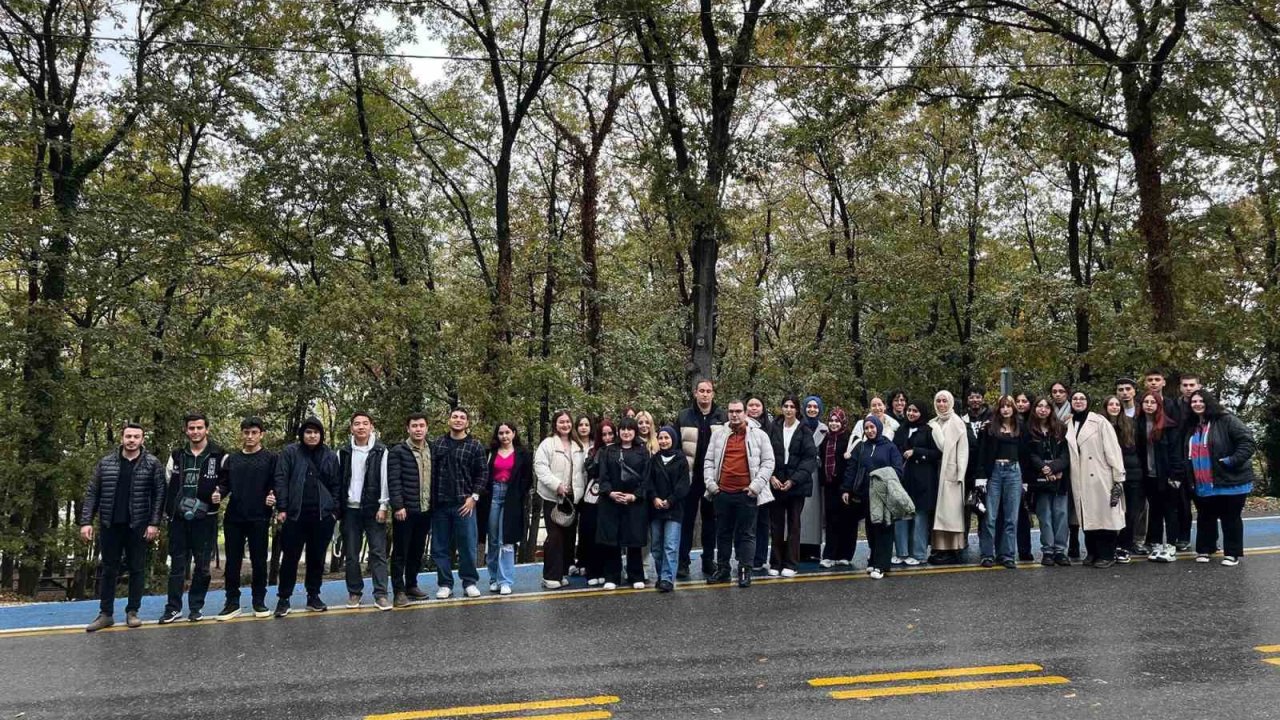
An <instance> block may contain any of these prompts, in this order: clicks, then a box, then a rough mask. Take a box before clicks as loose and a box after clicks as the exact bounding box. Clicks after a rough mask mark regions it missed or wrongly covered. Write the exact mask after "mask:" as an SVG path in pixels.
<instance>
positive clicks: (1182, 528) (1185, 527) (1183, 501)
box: [1177, 480, 1195, 543]
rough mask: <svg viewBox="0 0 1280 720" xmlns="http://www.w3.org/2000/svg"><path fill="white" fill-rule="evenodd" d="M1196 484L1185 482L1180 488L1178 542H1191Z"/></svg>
mask: <svg viewBox="0 0 1280 720" xmlns="http://www.w3.org/2000/svg"><path fill="white" fill-rule="evenodd" d="M1194 486H1195V482H1193V481H1187V480H1184V481H1183V482H1182V485H1181V486H1180V487H1179V488H1178V496H1177V497H1178V522H1179V523H1181V524H1180V525H1179V527H1178V542H1180V543H1189V542H1191V521H1192V518H1191V496H1192V495H1194V494H1195V487H1194Z"/></svg>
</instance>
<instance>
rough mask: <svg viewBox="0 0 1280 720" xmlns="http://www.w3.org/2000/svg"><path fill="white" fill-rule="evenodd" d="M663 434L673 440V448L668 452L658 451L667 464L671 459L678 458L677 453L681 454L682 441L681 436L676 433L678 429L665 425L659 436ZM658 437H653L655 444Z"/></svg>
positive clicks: (667, 450)
mask: <svg viewBox="0 0 1280 720" xmlns="http://www.w3.org/2000/svg"><path fill="white" fill-rule="evenodd" d="M662 433H666V434H667V436H668V437H670V438H671V447H669V448H667V449H666V450H659V451H658V454H660V455H661V456H662V459H663V462H664V463H666V462H670V461H671V459H672V458H674V457H675V456H676V453H678V452H681V450H680V441H679V439H678V438H679V437H680V436H679V435H678V434H677V433H676V429H675V428H673V427H671V426H670V425H663V426H662V429H661V430H659V431H658V435H661V434H662ZM658 435H654V436H653V437H654V442H657V440H658Z"/></svg>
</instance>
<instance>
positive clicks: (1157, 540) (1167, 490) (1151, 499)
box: [1143, 477, 1182, 545]
mask: <svg viewBox="0 0 1280 720" xmlns="http://www.w3.org/2000/svg"><path fill="white" fill-rule="evenodd" d="M1143 484H1144V486H1145V487H1144V490H1145V494H1146V496H1147V504H1148V505H1149V506H1150V508H1151V509H1150V511H1149V512H1148V513H1147V544H1148V545H1156V544H1161V545H1163V544H1166V543H1167V544H1169V545H1173V544H1174V543H1176V542H1178V533H1180V532H1181V531H1182V520H1181V517H1180V515H1179V513H1180V512H1181V511H1182V502H1181V500H1180V499H1179V496H1180V495H1181V494H1182V489H1181V488H1175V487H1173V486H1172V485H1170V484H1169V481H1168V480H1166V479H1164V478H1153V477H1149V478H1147V479H1146V480H1145V481H1144V483H1143Z"/></svg>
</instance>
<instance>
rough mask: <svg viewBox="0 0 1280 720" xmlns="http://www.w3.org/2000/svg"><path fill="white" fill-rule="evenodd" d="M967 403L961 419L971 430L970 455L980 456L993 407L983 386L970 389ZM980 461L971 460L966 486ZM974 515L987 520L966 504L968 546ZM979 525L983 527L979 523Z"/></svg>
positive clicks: (972, 456)
mask: <svg viewBox="0 0 1280 720" xmlns="http://www.w3.org/2000/svg"><path fill="white" fill-rule="evenodd" d="M965 405H966V406H967V407H968V409H969V412H968V413H967V414H965V415H961V416H960V419H961V420H962V421H963V422H964V425H965V427H966V428H968V430H969V457H971V458H976V457H978V448H979V447H980V446H981V443H980V442H979V439H980V438H981V437H982V433H983V432H985V431H986V429H987V424H988V423H990V422H991V408H990V407H988V406H987V399H986V393H985V392H984V391H983V389H982V388H981V387H974V388H972V389H970V390H969V394H968V395H966V396H965ZM979 465H980V463H977V462H970V463H969V466H968V468H966V469H965V486H966V487H967V488H971V487H973V486H974V482H975V480H976V478H977V472H978V466H979ZM974 515H978V522H979V523H981V522H985V519H986V514H985V513H978V512H976V511H975V510H974V509H972V508H970V507H968V506H967V505H966V506H965V509H964V526H965V530H966V532H965V538H966V541H965V545H966V547H967V546H968V540H967V538H968V536H969V533H968V528H969V523H970V520H971V519H972V518H973V516H974ZM978 527H980V528H981V527H982V525H979V526H978Z"/></svg>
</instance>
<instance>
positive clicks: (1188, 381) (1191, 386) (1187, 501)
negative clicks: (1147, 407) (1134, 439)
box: [1165, 373, 1204, 552]
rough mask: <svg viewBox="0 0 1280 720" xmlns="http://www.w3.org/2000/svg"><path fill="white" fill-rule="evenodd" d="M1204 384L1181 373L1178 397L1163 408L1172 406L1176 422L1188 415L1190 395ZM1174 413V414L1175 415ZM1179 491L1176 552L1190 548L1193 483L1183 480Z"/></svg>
mask: <svg viewBox="0 0 1280 720" xmlns="http://www.w3.org/2000/svg"><path fill="white" fill-rule="evenodd" d="M1203 387H1204V386H1203V385H1201V384H1200V376H1199V375H1196V374H1195V373H1182V374H1181V375H1179V376H1178V392H1179V394H1178V399H1177V400H1175V401H1173V402H1169V403H1165V408H1166V409H1167V408H1169V407H1174V408H1176V410H1174V411H1173V412H1171V413H1170V415H1171V416H1173V418H1174V420H1176V421H1177V422H1178V424H1182V421H1183V420H1184V419H1185V418H1187V417H1189V416H1190V415H1191V414H1192V413H1191V396H1192V395H1194V394H1195V393H1196V392H1197V391H1198V390H1200V389H1202V388H1203ZM1175 414H1176V415H1175ZM1180 489H1181V491H1182V492H1181V493H1179V498H1178V500H1179V504H1180V505H1181V507H1180V508H1179V513H1180V514H1179V515H1178V519H1179V520H1180V521H1181V525H1182V526H1181V527H1180V528H1178V541H1177V542H1176V543H1174V547H1175V548H1176V549H1177V551H1178V552H1186V551H1188V550H1190V549H1191V525H1192V517H1191V506H1192V503H1191V497H1192V496H1193V495H1194V494H1195V483H1189V482H1184V483H1182V485H1181V488H1180Z"/></svg>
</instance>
